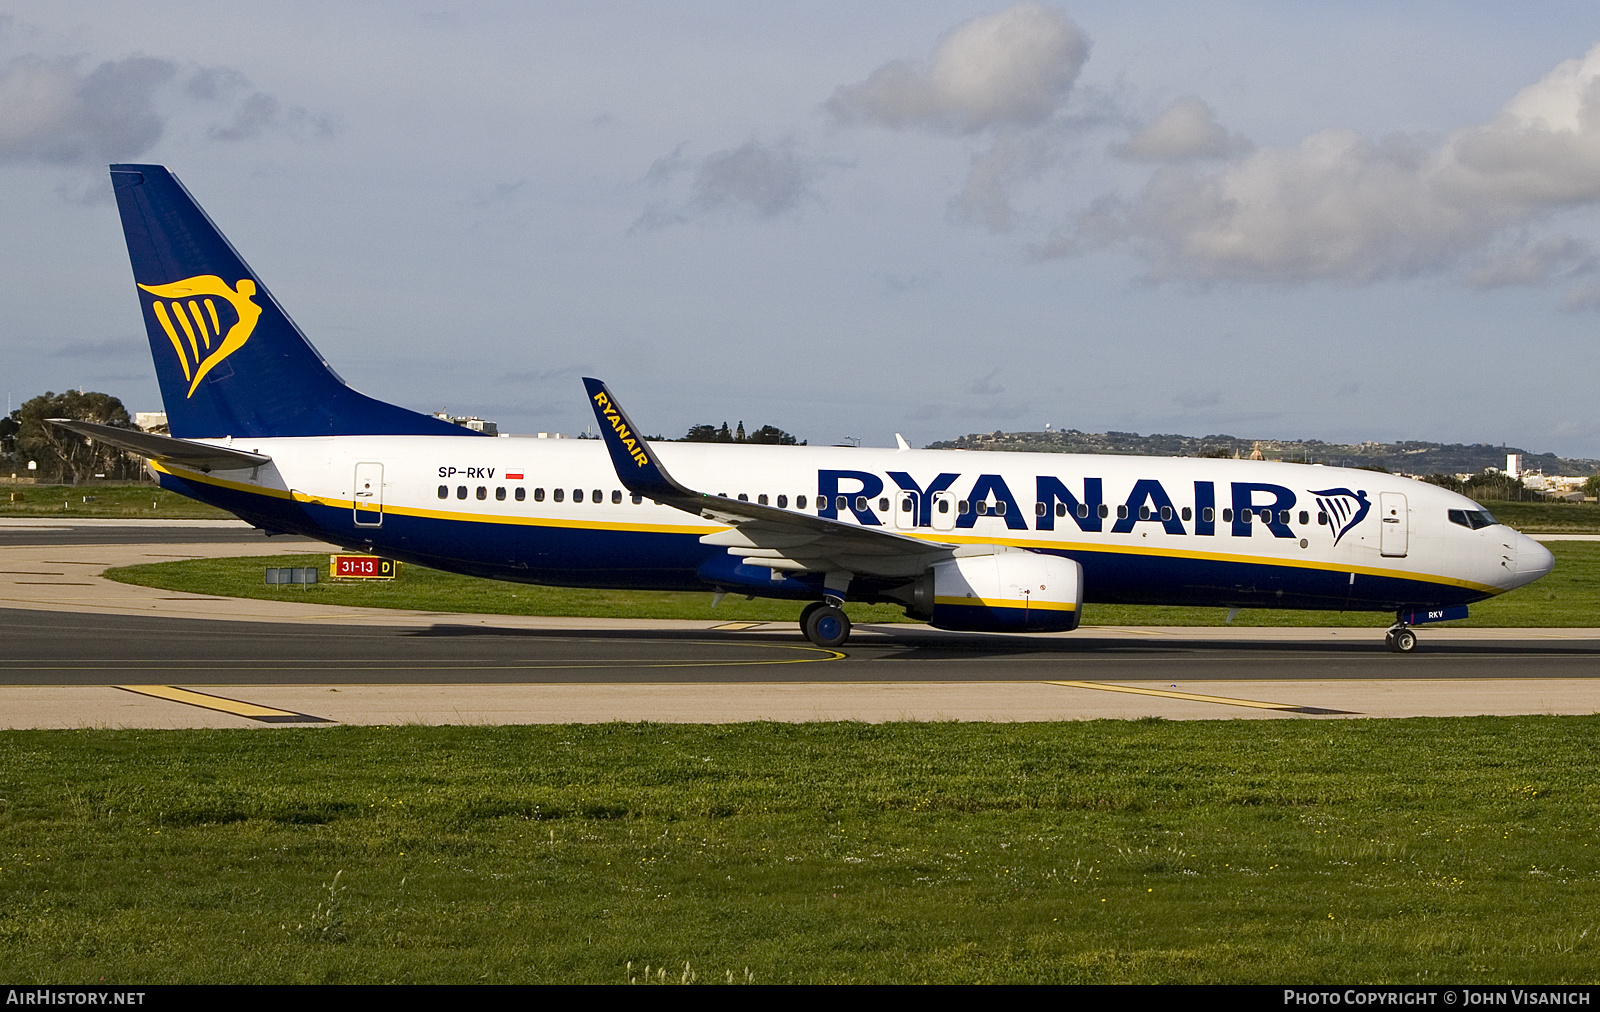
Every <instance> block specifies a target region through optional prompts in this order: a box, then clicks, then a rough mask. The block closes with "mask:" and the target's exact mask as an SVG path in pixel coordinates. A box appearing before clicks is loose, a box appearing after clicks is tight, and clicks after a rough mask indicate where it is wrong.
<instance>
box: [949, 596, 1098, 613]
mask: <svg viewBox="0 0 1600 1012" xmlns="http://www.w3.org/2000/svg"><path fill="white" fill-rule="evenodd" d="M933 603H934V604H959V605H966V606H968V607H972V608H976V607H984V608H1019V609H1032V610H1034V611H1077V610H1078V606H1077V605H1076V604H1073V603H1072V602H1071V601H1027V600H1025V599H1022V598H1017V599H1016V600H1012V599H1010V598H1004V597H936V598H934V599H933Z"/></svg>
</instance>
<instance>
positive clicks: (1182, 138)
mask: <svg viewBox="0 0 1600 1012" xmlns="http://www.w3.org/2000/svg"><path fill="white" fill-rule="evenodd" d="M1251 146H1252V145H1251V144H1250V141H1249V140H1247V139H1246V138H1245V137H1244V135H1242V134H1237V133H1234V134H1230V133H1228V131H1227V130H1226V129H1224V128H1223V126H1222V124H1220V123H1218V122H1217V116H1216V113H1215V112H1213V111H1212V109H1211V107H1210V106H1209V105H1206V104H1205V103H1204V102H1202V101H1200V100H1199V99H1198V98H1195V97H1194V96H1193V95H1189V96H1185V97H1184V98H1180V99H1178V100H1177V101H1176V102H1174V103H1172V104H1171V105H1170V106H1168V107H1167V109H1166V111H1164V112H1163V113H1162V114H1161V115H1159V116H1157V117H1156V118H1155V119H1153V120H1151V121H1150V123H1149V124H1148V125H1146V126H1145V128H1144V129H1143V130H1140V131H1139V132H1138V133H1136V134H1134V135H1133V136H1132V137H1130V138H1129V139H1128V140H1127V141H1125V142H1123V143H1121V144H1113V145H1112V146H1111V154H1113V155H1115V156H1116V157H1118V158H1123V159H1126V160H1128V161H1130V162H1186V161H1192V160H1195V159H1201V158H1232V157H1234V156H1235V155H1242V154H1245V153H1246V152H1248V151H1249V150H1250V148H1251Z"/></svg>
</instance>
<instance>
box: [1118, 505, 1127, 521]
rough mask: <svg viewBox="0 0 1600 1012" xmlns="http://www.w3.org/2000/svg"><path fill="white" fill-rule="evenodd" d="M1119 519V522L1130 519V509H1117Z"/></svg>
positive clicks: (1123, 507)
mask: <svg viewBox="0 0 1600 1012" xmlns="http://www.w3.org/2000/svg"><path fill="white" fill-rule="evenodd" d="M1117 519H1118V520H1126V519H1128V507H1126V506H1118V507H1117Z"/></svg>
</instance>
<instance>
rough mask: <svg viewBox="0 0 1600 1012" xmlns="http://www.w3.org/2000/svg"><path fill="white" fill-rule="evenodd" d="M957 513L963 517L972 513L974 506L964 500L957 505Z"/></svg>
mask: <svg viewBox="0 0 1600 1012" xmlns="http://www.w3.org/2000/svg"><path fill="white" fill-rule="evenodd" d="M956 512H957V513H960V514H962V515H965V514H968V513H971V512H972V504H971V503H970V502H968V501H967V500H965V499H963V500H961V501H960V502H958V503H956Z"/></svg>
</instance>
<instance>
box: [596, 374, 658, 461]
mask: <svg viewBox="0 0 1600 1012" xmlns="http://www.w3.org/2000/svg"><path fill="white" fill-rule="evenodd" d="M594 402H595V403H596V404H598V405H600V408H601V411H602V412H603V413H604V414H605V417H606V421H608V422H610V423H611V429H612V431H613V432H615V433H616V434H617V438H618V439H620V440H621V441H622V445H623V446H626V447H627V448H628V455H629V456H631V457H632V458H633V462H634V463H635V464H637V465H639V466H640V467H644V466H645V465H646V464H648V463H650V458H649V457H647V456H645V452H644V450H643V449H642V448H641V446H640V444H641V443H642V442H643V440H640V439H635V438H634V435H633V433H632V432H629V431H628V427H627V426H626V425H624V424H623V423H622V415H621V414H620V413H618V411H617V409H616V408H615V407H613V406H612V404H611V398H609V397H607V396H606V395H605V393H604V392H603V391H602V392H601V393H597V394H595V395H594Z"/></svg>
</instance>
